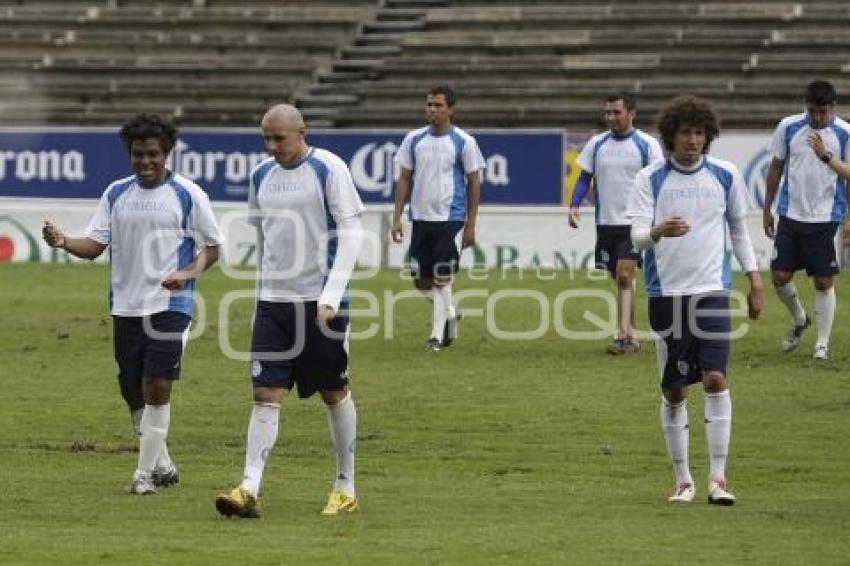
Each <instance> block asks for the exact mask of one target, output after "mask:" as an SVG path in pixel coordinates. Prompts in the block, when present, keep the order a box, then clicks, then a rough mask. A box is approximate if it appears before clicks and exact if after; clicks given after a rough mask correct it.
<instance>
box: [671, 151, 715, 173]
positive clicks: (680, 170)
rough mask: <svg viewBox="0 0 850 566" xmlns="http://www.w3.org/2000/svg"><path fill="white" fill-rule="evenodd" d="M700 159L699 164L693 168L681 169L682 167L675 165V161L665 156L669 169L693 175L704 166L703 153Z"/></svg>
mask: <svg viewBox="0 0 850 566" xmlns="http://www.w3.org/2000/svg"><path fill="white" fill-rule="evenodd" d="M700 159H701V161H700V164H699V165H698V166H697V167H694V168H693V169H682V167H680V166H677V165H676V162H675V161H673V158H672V157H668V158H667V164H668V165H669V166H670V168H671V169H673V170H674V171H677V172H679V173H681V174H682V175H693V174H694V173H697V172H699V170H700V169H702V168H703V167H705V161H706V159H705V155H703V156H702V157H701V158H700Z"/></svg>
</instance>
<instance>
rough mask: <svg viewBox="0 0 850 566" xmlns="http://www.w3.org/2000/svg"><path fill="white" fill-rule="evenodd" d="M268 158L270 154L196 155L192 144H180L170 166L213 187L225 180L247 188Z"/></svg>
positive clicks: (217, 153) (211, 153)
mask: <svg viewBox="0 0 850 566" xmlns="http://www.w3.org/2000/svg"><path fill="white" fill-rule="evenodd" d="M267 157H268V154H267V153H243V152H241V151H232V152H230V153H225V152H223V151H205V152H200V151H193V150H192V148H191V146H189V144H187V143H186V142H184V141H183V140H177V143H176V144H175V146H174V150H173V151H172V152H171V155H169V156H168V161H167V162H166V166H167V167H168V168H169V169H171V170H172V171H176V172H178V173H180V174H181V175H183V176H184V177H186V178H187V179H191V180H192V181H196V182H197V181H203V182H205V183H212V182H213V181H215V180H216V179H217V178H219V177H221V176H223V177H224V180H225V182H227V183H231V184H245V185H247V183H248V176H249V175H250V174H251V170H252V169H253V168H254V167H256V166H257V164H258V163H260V162H261V161H262V160H264V159H266V158H267Z"/></svg>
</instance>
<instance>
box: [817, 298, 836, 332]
mask: <svg viewBox="0 0 850 566" xmlns="http://www.w3.org/2000/svg"><path fill="white" fill-rule="evenodd" d="M834 318H835V288H834V287H830V288H829V289H827V290H826V291H817V290H816V291H815V322H816V323H817V327H818V340H817V342H816V344H818V345H824V346H828V345H829V335H830V334H831V333H832V320H833V319H834Z"/></svg>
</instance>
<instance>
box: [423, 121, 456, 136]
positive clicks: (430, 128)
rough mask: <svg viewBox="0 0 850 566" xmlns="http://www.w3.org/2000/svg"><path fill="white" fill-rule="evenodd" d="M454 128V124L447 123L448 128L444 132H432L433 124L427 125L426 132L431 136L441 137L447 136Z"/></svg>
mask: <svg viewBox="0 0 850 566" xmlns="http://www.w3.org/2000/svg"><path fill="white" fill-rule="evenodd" d="M454 129H455V126H454V124H449V129H448V130H446V133H444V134H435V133H434V126H428V134H429V135H430V136H431V137H435V138H441V137H443V136H447V135H449V134H450V133H452V130H454Z"/></svg>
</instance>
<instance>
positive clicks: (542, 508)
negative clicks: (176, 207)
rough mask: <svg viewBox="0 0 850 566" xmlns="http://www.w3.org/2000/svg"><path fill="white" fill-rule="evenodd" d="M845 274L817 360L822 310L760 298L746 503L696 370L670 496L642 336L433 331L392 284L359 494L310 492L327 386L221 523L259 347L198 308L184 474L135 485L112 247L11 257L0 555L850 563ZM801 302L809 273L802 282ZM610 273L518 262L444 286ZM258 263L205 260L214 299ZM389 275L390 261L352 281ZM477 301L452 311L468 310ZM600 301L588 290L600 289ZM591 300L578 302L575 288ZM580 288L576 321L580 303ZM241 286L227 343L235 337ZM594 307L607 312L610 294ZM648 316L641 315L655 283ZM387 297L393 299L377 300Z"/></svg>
mask: <svg viewBox="0 0 850 566" xmlns="http://www.w3.org/2000/svg"><path fill="white" fill-rule="evenodd" d="M843 277H844V278H845V279H841V280H840V281H839V285H838V303H839V310H838V313H837V316H836V323H835V330H834V336H833V345H832V352H831V360H830V361H829V362H827V363H823V364H814V363H813V362H812V361H811V359H810V352H811V346H812V342H813V331H810V332H809V333H808V334H807V335H806V336H805V339H804V343H803V346H802V347H801V348H800V350H799V351H797V352H795V353H793V354H782V353H781V352H779V347H778V344H779V340H780V337H781V335H782V334H783V333H784V332H785V329H786V325H787V314H786V313H785V312H784V310H783V309H782V308H781V306H780V304H779V302H778V301H777V299H776V297H775V295H774V294H773V292H772V290H770V289H768V293H767V304H766V312H765V313H764V316H763V318H762V320H760V321H758V322H757V323H756V324H754V325H753V326H752V328H751V330H750V332H749V333H748V335H747V336H746V337H745V338H744V339H742V340H739V341H737V342H736V343H735V344H734V346H733V359H732V362H731V370H730V377H731V380H732V395H733V403H734V421H733V436H732V455H731V460H730V465H729V477H730V480H731V485H732V488H733V490H734V491H735V493H736V495H737V496H738V499H739V503H738V505H736V506H735V507H732V508H717V507H714V506H709V505H707V504H706V503H705V487H706V486H705V484H706V480H705V477H706V473H707V456H706V448H705V436H704V427H703V425H702V405H703V402H702V395H701V394H699V391H698V390H697V389H694V390H693V391H692V395H691V404H690V420H691V425H692V426H691V429H692V432H691V460H692V468H693V473H694V477H695V479H696V480H697V488H698V490H699V491H698V502H695V503H693V504H692V505H690V506H686V507H673V506H670V505H668V504H667V503H666V497H667V495H669V491H670V489H671V488H672V486H673V476H672V471H671V468H670V464H669V462H668V459H667V456H666V453H665V449H664V441H663V438H662V435H661V431H660V425H659V422H658V398H659V392H658V388H657V377H656V371H655V356H654V353H653V349H652V347H651V346H647V347H646V348H645V349H644V351H643V352H642V353H640V354H638V355H634V356H627V357H620V358H612V357H609V356H607V355H606V354H605V353H604V345H605V344H604V342H603V341H568V340H565V339H563V338H561V337H559V336H558V335H557V334H556V333H555V331H553V330H550V331H548V332H547V333H546V334H545V335H544V336H542V337H540V338H539V339H535V340H529V341H506V340H499V339H497V338H495V337H494V336H492V335H490V334H488V333H487V332H486V330H485V323H484V319H483V318H476V317H468V318H467V320H465V321H464V323H463V325H462V327H461V339H460V340H459V341H458V343H457V344H456V345H455V346H453V347H452V348H450V349H448V350H445V351H442V352H439V353H437V354H429V353H426V352H425V351H424V350H423V345H424V341H425V338H426V336H427V332H428V329H429V327H430V309H429V308H428V306H427V304H426V303H425V301H423V300H421V299H420V300H407V301H402V302H400V303H399V304H398V305H397V308H396V311H395V312H396V316H395V317H394V328H395V332H394V338H393V339H392V340H386V339H384V337H383V334H384V331H385V328H386V326H385V324H384V322H383V319H382V318H378V319H375V320H373V321H367V320H360V321H359V322H358V323H357V324H356V325H355V329H360V330H362V329H364V328H365V327H366V326H367V323H371V322H375V321H377V322H378V323H380V325H381V326H380V328H379V333H378V335H377V336H375V337H373V338H371V339H369V340H358V341H355V342H353V344H352V358H351V361H352V373H353V379H354V382H353V389H354V395H355V400H356V402H357V407H358V412H359V431H358V439H359V440H358V442H359V451H358V468H357V484H358V491H359V495H360V497H361V502H362V512H360V513H359V514H357V515H355V516H351V517H345V518H336V519H328V518H324V517H321V516H320V515H319V511H320V509H321V507H322V505H323V504H324V501H325V498H326V495H327V492H328V490H329V487H330V481H331V480H332V478H333V471H334V467H333V466H334V465H333V459H332V453H331V448H330V443H329V440H328V434H327V424H326V417H325V411H324V409H323V408H322V406H321V403H320V401H319V400H318V399H317V398H314V399H310V400H308V401H298V400H297V399H295V398H294V396H293V398H290V399H288V400H287V401H286V402H285V404H284V409H283V413H282V414H283V418H282V426H281V432H280V436H279V439H278V445H277V448H276V451H275V452H274V453H273V456H272V458H271V459H270V462H269V465H268V466H267V467H266V475H265V481H264V486H263V494H262V500H263V505H264V508H265V516H264V518H263V519H261V520H259V521H237V520H222V519H220V518H219V517H218V516H217V515H216V512H215V509H214V506H213V499H214V497H215V494H216V492H217V491H218V490H220V489H222V488H224V487H226V486H227V485H229V484H231V483H233V482H235V481H236V480H238V479H239V478H240V476H241V473H242V461H243V450H244V435H245V430H246V426H247V419H248V415H249V412H250V405H249V399H250V382H249V380H248V371H247V363H245V362H242V361H234V360H230V359H228V358H226V357H225V356H223V355H222V354H221V351H220V349H219V344H218V333H219V332H220V331H221V327H220V326H219V324H218V323H217V322H215V321H213V322H212V323H211V326H209V327H208V328H207V330H206V332H205V333H204V334H203V336H202V337H200V338H199V339H197V340H195V341H193V342H192V343H190V346H189V349H188V351H187V354H186V358H185V366H184V373H183V377H182V379H181V380H180V382H179V384H178V386H177V387H176V392H175V396H174V399H173V409H172V428H171V434H170V438H169V442H170V446H171V452H172V454H173V456H174V458H175V460H176V462H177V464H178V466H179V467H180V472H181V475H182V483H181V484H180V485H179V486H177V487H175V488H171V489H168V490H163V491H161V493H160V494H159V495H158V496H154V497H144V498H143V497H132V496H130V495H128V494H127V491H126V489H127V485H128V482H129V479H130V476H131V474H132V471H133V469H134V468H135V463H136V454H135V452H134V451H135V445H134V438H133V435H132V430H131V426H130V421H129V417H128V414H127V412H126V410H125V408H124V405H123V402H122V401H121V399H120V396H119V394H118V389H117V384H116V381H115V378H114V362H113V360H112V342H111V322H110V318H109V315H108V313H107V305H106V300H105V299H106V289H107V285H108V281H107V279H108V274H107V270H106V268H104V267H102V266H93V265H52V266H51V265H32V264H30V265H21V264H19V265H8V264H5V265H0V307H2V311H0V312H2V315H0V316H2V324H0V383H2V398H3V400H2V411H0V481H1V482H2V483H0V563H2V564H63V565H64V564H203V565H209V564H240V563H244V564H257V565H260V564H263V565H265V564H298V565H300V564H321V565H327V564H335V563H339V564H364V565H375V564H390V565H396V564H464V565H466V564H486V565H493V564H535V565H536V564H577V565H584V564H606V565H607V564H628V565H640V564H647V565H658V564H671V565H673V564H685V563H687V564H711V565H726V564H759V565H761V564H765V565H777V564H800V565H807V566H808V565H813V564H816V565H826V564H847V563H848V561H850V546H848V542H847V541H848V540H850V379H848V368H850V331H848V315H847V309H848V306H850V292H848V291H847V284H846V277H847V276H846V275H845V276H843ZM798 284H799V287H800V289H801V291H802V293H803V295H804V298H805V300H806V304H807V305H810V304H811V286H810V284H809V283H808V282H806V281H804V280H803V279H802V278H800V277H798ZM587 286H590V287H595V288H600V289H608V288H609V283H607V282H604V281H603V282H588V281H587V280H586V279H585V278H584V277H581V278H578V279H573V280H571V279H570V278H569V277H568V276H567V275H566V274H562V275H559V276H558V277H556V278H554V279H553V280H551V281H542V280H539V279H537V278H535V277H534V276H533V274H530V273H528V272H524V273H517V272H513V273H511V274H509V275H508V277H507V278H502V277H501V276H499V275H498V274H496V273H491V274H490V277H489V278H487V280H486V281H471V280H470V279H469V278H468V277H462V278H461V279H460V281H459V282H458V284H457V285H456V289H457V290H458V291H460V290H464V289H472V288H487V289H489V290H490V291H491V292H494V291H497V290H499V289H532V290H536V291H539V292H541V293H543V294H544V295H545V296H548V297H554V296H555V295H557V294H558V293H559V292H561V291H563V290H564V289H578V288H581V287H587ZM251 287H252V283H251V282H250V281H242V282H235V281H231V280H229V279H227V278H225V277H224V276H223V275H222V273H221V272H219V271H218V270H215V271H213V272H210V273H209V274H207V275H206V276H204V278H203V279H202V280H201V281H200V290H201V293H202V294H203V296H204V297H205V299H206V302H207V304H208V307H209V310H210V311H211V312H212V313H215V312H216V311H217V308H218V303H219V301H220V299H221V297H222V296H223V295H224V294H225V293H226V292H228V291H231V290H233V289H236V288H243V289H250V288H251ZM356 287H357V288H358V289H364V290H370V291H372V292H374V293H377V294H378V295H379V296H383V294H384V293H385V292H387V291H391V292H396V293H398V292H401V291H404V290H408V289H409V288H410V285H409V283H408V282H407V281H404V280H402V279H401V278H400V277H399V275H398V273H396V272H382V273H381V274H380V275H379V276H378V277H376V278H373V279H370V280H368V281H363V282H359V283H358V284H357V286H356ZM483 305H484V299H482V298H477V299H476V298H471V299H469V300H468V301H467V302H465V303H464V305H463V306H464V307H467V308H475V307H482V306H483ZM534 305H535V303H532V302H530V301H529V300H526V299H505V300H504V301H503V302H500V303H499V308H498V311H497V314H496V321H497V323H498V325H499V327H500V328H502V330H511V331H518V330H523V329H525V330H530V329H533V328H535V327H536V326H537V325H538V322H537V321H538V319H539V317H540V314H539V307H535V306H534ZM600 305H601V303H600ZM600 305H596V304H595V303H588V307H589V308H590V307H592V308H597V307H599V306H600ZM577 307H578V304H577V303H576V302H571V303H568V306H567V307H566V309H565V314H564V319H565V321H566V322H567V323H568V324H569V325H570V327H581V325H582V324H584V327H587V324H586V323H580V322H579V316H580V314H579V313H578V308H577ZM250 308H251V303H250V300H243V301H241V302H237V303H235V304H234V306H233V310H232V317H231V324H232V326H231V327H230V329H229V331H228V332H227V337H228V340H229V341H230V342H231V343H232V344H233V345H234V347H237V348H239V349H243V350H244V349H247V341H248V330H249V329H248V323H249V320H250ZM598 310H599V311H600V312H601V308H599V309H598ZM639 313H640V315H639V318H640V320H641V321H645V319H646V316H645V300H644V299H642V298H641V299H640V303H639ZM381 317H383V315H381Z"/></svg>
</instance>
